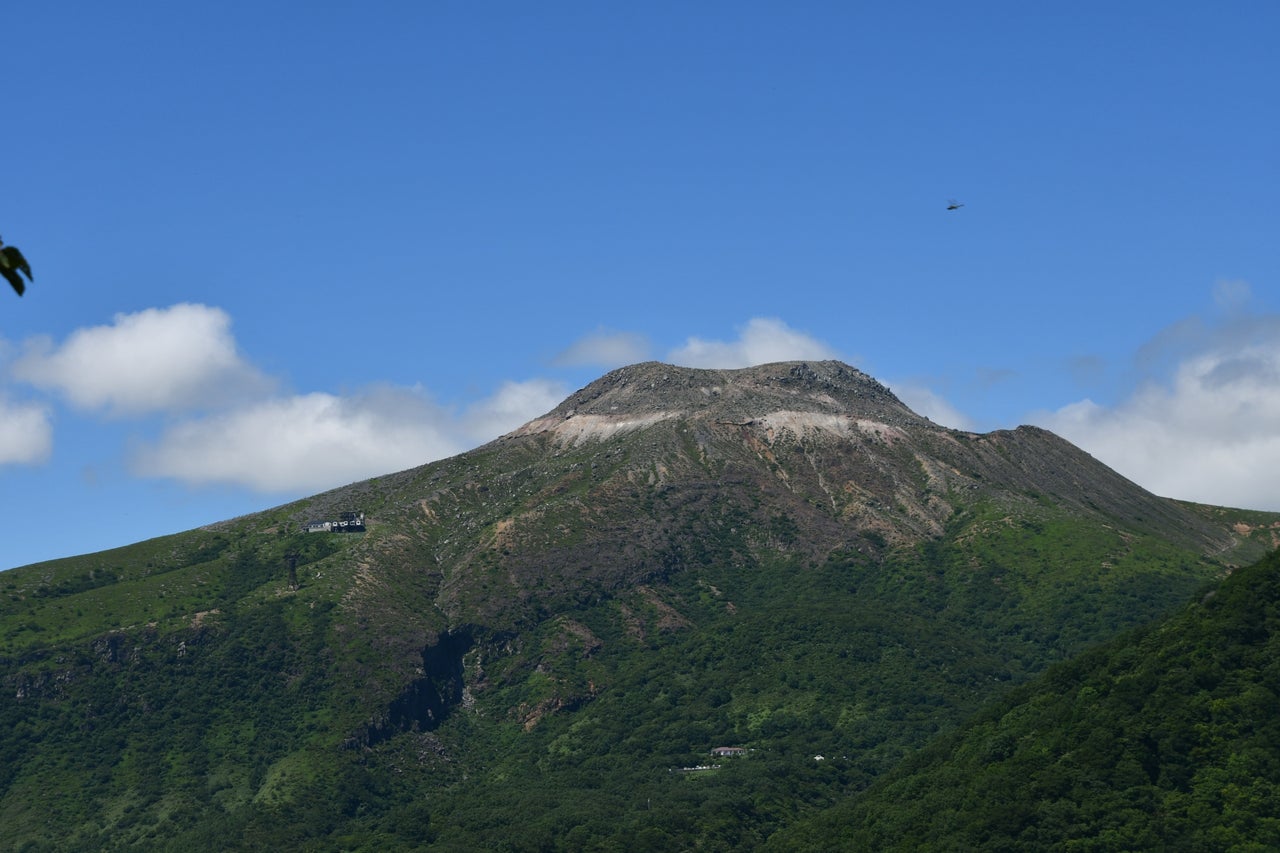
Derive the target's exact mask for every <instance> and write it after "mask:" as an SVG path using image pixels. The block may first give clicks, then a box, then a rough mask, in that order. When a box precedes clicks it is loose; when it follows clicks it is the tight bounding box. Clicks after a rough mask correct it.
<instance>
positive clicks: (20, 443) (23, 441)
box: [0, 399, 53, 465]
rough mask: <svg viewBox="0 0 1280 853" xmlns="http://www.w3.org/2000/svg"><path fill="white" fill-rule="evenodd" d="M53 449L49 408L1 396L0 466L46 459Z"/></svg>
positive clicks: (32, 462) (28, 463) (27, 463)
mask: <svg viewBox="0 0 1280 853" xmlns="http://www.w3.org/2000/svg"><path fill="white" fill-rule="evenodd" d="M52 450H53V424H52V421H51V418H50V414H49V409H48V407H46V406H42V405H39V404H35V403H11V402H8V401H6V400H4V399H0V465H31V464H36V463H39V462H44V461H45V460H46V459H48V458H49V454H50V452H51V451H52Z"/></svg>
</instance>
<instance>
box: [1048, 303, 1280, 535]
mask: <svg viewBox="0 0 1280 853" xmlns="http://www.w3.org/2000/svg"><path fill="white" fill-rule="evenodd" d="M1248 325H1249V328H1250V329H1251V330H1252V331H1253V332H1254V334H1250V335H1242V336H1238V337H1236V339H1235V342H1234V343H1228V344H1224V345H1220V346H1214V347H1212V348H1210V349H1208V350H1206V351H1202V352H1199V353H1195V354H1193V355H1189V356H1186V357H1184V358H1183V359H1182V360H1181V361H1180V362H1179V363H1178V365H1177V367H1176V369H1175V370H1174V371H1173V374H1172V376H1171V378H1170V379H1168V380H1166V381H1149V382H1147V383H1146V384H1144V385H1143V386H1142V387H1141V388H1139V389H1138V390H1137V391H1136V392H1134V393H1133V394H1132V395H1131V396H1130V397H1129V398H1128V399H1126V400H1124V401H1123V402H1121V403H1120V404H1119V405H1116V406H1112V407H1107V406H1102V405H1099V404H1097V403H1095V402H1093V401H1092V400H1081V401H1079V402H1076V403H1073V404H1071V405H1069V406H1065V407H1063V408H1061V409H1058V410H1057V411H1054V412H1047V413H1040V414H1038V415H1036V416H1033V420H1034V421H1035V422H1037V423H1039V424H1041V425H1042V426H1045V427H1047V428H1048V429H1051V430H1053V431H1055V432H1057V433H1058V434H1060V435H1062V436H1063V437H1065V438H1067V439H1068V440H1070V441H1071V442H1073V443H1075V444H1077V445H1078V446H1080V447H1082V448H1084V449H1085V450H1087V451H1089V452H1090V453H1092V454H1093V455H1094V456H1095V457H1097V458H1098V459H1100V460H1101V461H1103V462H1105V463H1106V464H1107V465H1109V466H1111V467H1112V468H1115V469H1116V470H1117V471H1119V472H1120V473H1122V474H1124V475H1125V476H1127V477H1129V478H1130V479H1132V480H1134V481H1135V482H1137V483H1140V484H1142V485H1143V486H1145V487H1146V488H1148V489H1150V490H1151V491H1153V492H1156V493H1157V494H1161V495H1165V496H1168V497H1174V498H1182V499H1185V500H1194V501H1200V502H1203V503H1210V504H1217V505H1226V506H1243V507H1249V508H1254V509H1269V510H1280V485H1277V480H1276V478H1275V476H1274V472H1275V471H1276V470H1278V469H1280V333H1273V334H1271V335H1269V336H1267V335H1262V336H1260V335H1258V334H1256V333H1257V331H1258V330H1259V329H1260V328H1263V327H1264V326H1265V325H1266V324H1260V323H1259V322H1258V321H1257V320H1251V321H1250V322H1249V324H1248ZM1217 331H1220V330H1215V333H1213V334H1202V335H1200V336H1199V338H1200V339H1201V340H1202V341H1214V342H1219V341H1224V340H1227V339H1229V338H1230V337H1231V336H1229V335H1222V334H1218V333H1216V332H1217ZM1179 335H1181V332H1180V333H1179ZM1166 340H1167V338H1166Z"/></svg>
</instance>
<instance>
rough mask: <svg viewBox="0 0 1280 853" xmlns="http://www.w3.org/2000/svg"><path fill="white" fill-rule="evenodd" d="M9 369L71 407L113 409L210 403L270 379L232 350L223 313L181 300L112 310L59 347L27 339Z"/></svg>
mask: <svg viewBox="0 0 1280 853" xmlns="http://www.w3.org/2000/svg"><path fill="white" fill-rule="evenodd" d="M11 372H12V374H13V376H14V377H15V378H17V379H19V380H22V381H24V382H27V383H30V384H31V385H34V386H36V387H38V388H41V389H44V390H49V391H55V392H57V393H60V394H62V395H63V396H65V397H66V398H67V400H69V401H70V402H71V403H72V404H73V405H75V406H77V407H80V408H84V409H106V410H108V411H109V412H111V413H113V414H141V413H146V412H156V411H165V410H173V409H190V408H198V407H213V406H217V405H219V404H222V403H226V402H228V401H231V400H235V399H237V398H240V399H242V398H243V397H244V396H245V395H246V394H252V395H257V394H260V393H262V392H263V391H265V390H266V389H267V388H268V386H269V385H270V383H269V381H268V380H267V379H266V378H265V377H263V376H262V375H261V374H259V373H258V372H257V371H256V370H255V369H254V368H253V367H251V366H250V365H249V364H247V363H246V362H245V361H244V360H243V359H241V357H240V355H239V354H238V352H237V351H236V344H235V339H234V338H233V337H232V335H231V318H230V317H228V316H227V314H226V312H224V311H222V310H221V309H218V308H210V307H209V306H206V305H193V304H186V303H184V304H179V305H174V306H172V307H170V308H149V309H147V310H145V311H139V312H138V313H136V314H117V315H116V316H115V320H114V322H113V323H112V324H111V325H109V326H93V327H90V328H85V329H79V330H77V331H75V332H73V333H72V334H71V335H70V336H69V337H68V338H67V340H66V341H65V342H64V343H63V344H62V345H61V346H54V345H53V343H52V341H50V340H49V339H47V338H39V339H34V340H32V341H28V342H27V344H26V348H25V352H24V354H23V355H22V356H21V357H20V358H18V359H17V361H16V362H15V363H14V364H13V366H12V368H11Z"/></svg>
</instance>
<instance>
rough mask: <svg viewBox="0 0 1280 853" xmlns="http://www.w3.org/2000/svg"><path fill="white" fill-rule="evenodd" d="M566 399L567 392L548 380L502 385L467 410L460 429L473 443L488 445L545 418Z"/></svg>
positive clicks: (556, 383)
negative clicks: (541, 417) (519, 427)
mask: <svg viewBox="0 0 1280 853" xmlns="http://www.w3.org/2000/svg"><path fill="white" fill-rule="evenodd" d="M567 396H569V390H568V389H567V388H565V387H564V386H563V385H561V384H560V383H558V382H552V381H551V380H548V379H531V380H529V381H527V382H504V383H503V384H502V387H500V388H499V389H498V390H497V391H496V392H495V393H494V394H493V396H492V397H489V398H488V399H487V400H481V401H480V402H478V403H475V404H473V405H471V406H468V407H467V410H466V412H465V413H464V414H463V417H462V418H461V420H460V426H461V427H462V429H463V430H464V432H465V434H466V435H467V436H468V437H469V438H470V439H472V441H473V442H474V443H480V442H484V441H489V440H491V439H493V438H497V437H498V436H500V435H502V434H503V433H508V432H510V431H511V430H513V429H515V428H516V427H518V426H521V425H523V424H525V423H527V422H528V421H531V420H533V419H534V418H536V417H538V416H539V415H545V414H546V413H547V412H549V411H551V410H552V409H554V408H555V407H556V406H558V405H559V404H560V401H562V400H563V399H564V398H565V397H567Z"/></svg>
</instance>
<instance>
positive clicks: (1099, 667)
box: [770, 553, 1280, 850]
mask: <svg viewBox="0 0 1280 853" xmlns="http://www.w3.org/2000/svg"><path fill="white" fill-rule="evenodd" d="M1277 709H1280V554H1277V553H1273V554H1272V555H1270V556H1269V557H1267V558H1266V559H1264V560H1263V561H1261V562H1260V563H1258V564H1256V565H1253V566H1250V567H1249V568H1247V569H1241V570H1239V571H1237V572H1235V573H1234V574H1233V575H1232V576H1231V577H1230V578H1229V579H1228V580H1227V581H1226V582H1224V583H1223V584H1222V585H1221V586H1220V587H1218V588H1217V589H1213V590H1210V591H1208V592H1207V593H1206V594H1205V595H1204V596H1203V598H1202V599H1200V600H1198V601H1195V602H1194V603H1192V604H1189V605H1188V606H1187V607H1185V608H1184V609H1183V610H1182V611H1180V612H1179V613H1178V614H1177V615H1176V616H1173V617H1171V618H1169V619H1167V620H1165V621H1163V622H1160V623H1158V624H1156V625H1154V626H1151V627H1148V628H1145V629H1141V630H1139V631H1137V632H1133V633H1130V634H1126V635H1125V636H1124V637H1123V638H1121V639H1120V640H1117V641H1115V642H1113V643H1111V644H1109V645H1107V646H1104V647H1102V648H1100V649H1097V650H1094V651H1091V652H1089V653H1087V654H1085V655H1083V656H1081V657H1079V658H1077V659H1075V660H1074V661H1072V662H1071V663H1069V664H1064V665H1061V666H1058V667H1055V668H1054V669H1053V670H1052V671H1051V672H1050V673H1048V674H1047V675H1045V676H1044V677H1042V678H1039V679H1037V680H1036V681H1034V682H1032V683H1031V684H1030V685H1028V686H1027V687H1025V688H1023V689H1020V690H1017V691H1015V692H1014V693H1013V694H1012V695H1011V696H1010V697H1008V698H1007V699H1006V700H1005V701H1003V702H1001V703H999V705H997V706H996V707H995V708H994V709H992V710H989V711H986V712H984V713H982V714H981V715H980V716H979V717H978V718H977V719H975V720H974V721H973V722H971V723H969V724H968V725H966V726H965V727H964V728H963V729H962V730H961V731H960V732H957V733H956V734H954V735H952V736H950V737H947V738H944V739H942V740H941V741H940V742H939V743H937V744H935V745H933V746H932V747H931V748H929V749H928V750H926V751H925V752H923V753H922V754H920V755H919V756H917V757H914V758H912V759H910V760H908V761H907V762H905V764H904V766H903V767H901V768H900V769H898V770H896V771H895V772H894V773H892V774H891V775H890V778H888V779H886V780H885V781H884V782H883V783H882V784H879V785H876V786H875V787H874V788H873V789H872V790H870V791H868V792H867V793H866V794H865V795H863V796H860V797H856V798H853V799H851V800H850V801H848V802H847V803H845V804H842V805H841V806H838V807H835V808H832V809H831V810H830V811H829V812H827V813H824V814H823V815H822V816H821V817H819V818H817V819H814V820H813V821H811V822H809V823H807V824H804V825H802V826H800V827H796V828H795V829H793V830H791V831H785V832H783V833H780V834H779V835H778V836H776V837H775V838H774V839H772V841H773V843H772V844H771V845H770V849H778V850H803V849H810V850H830V849H832V848H833V847H841V848H845V849H859V850H976V849H982V850H1063V849H1082V850H1085V849H1088V850H1276V849H1280V806H1278V804H1280V714H1277Z"/></svg>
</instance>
